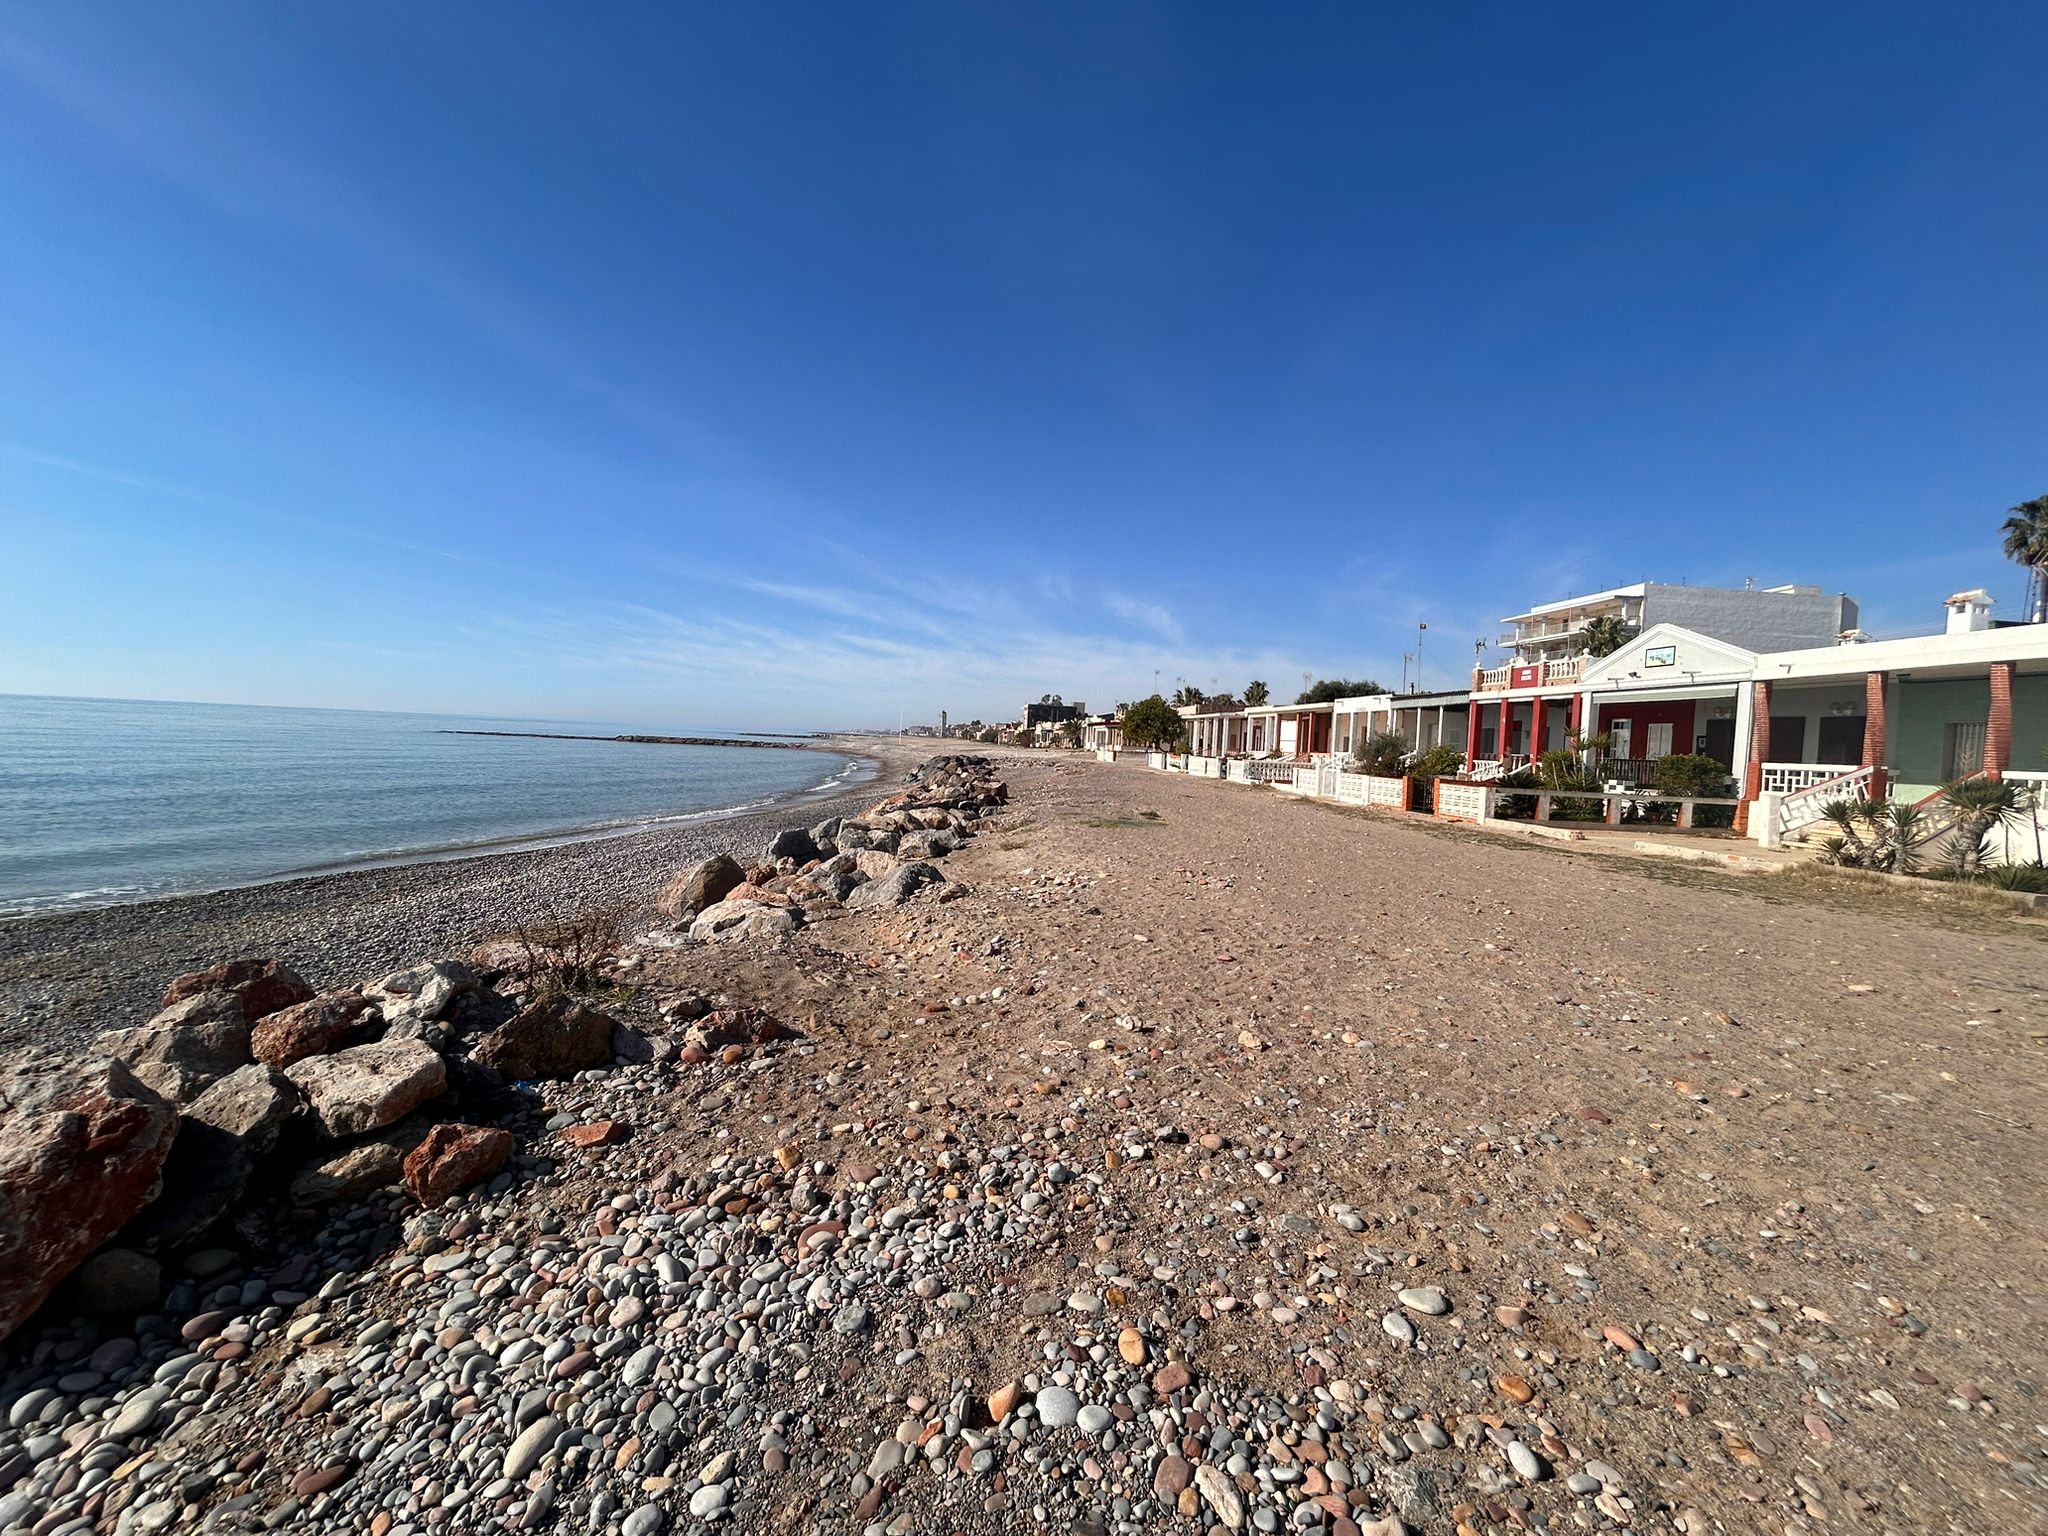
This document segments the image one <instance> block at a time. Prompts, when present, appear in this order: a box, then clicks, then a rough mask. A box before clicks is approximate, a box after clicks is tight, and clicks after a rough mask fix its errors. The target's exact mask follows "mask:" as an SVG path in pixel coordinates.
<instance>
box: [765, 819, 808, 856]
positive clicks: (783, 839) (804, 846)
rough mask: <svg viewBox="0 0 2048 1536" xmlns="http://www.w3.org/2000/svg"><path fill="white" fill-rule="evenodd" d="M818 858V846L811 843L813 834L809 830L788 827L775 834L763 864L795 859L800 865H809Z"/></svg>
mask: <svg viewBox="0 0 2048 1536" xmlns="http://www.w3.org/2000/svg"><path fill="white" fill-rule="evenodd" d="M817 856H818V845H817V844H816V843H814V842H812V841H811V834H810V832H809V830H808V829H807V828H804V827H786V828H784V829H783V830H782V831H780V832H778V833H776V834H775V838H774V840H773V841H772V842H770V843H769V844H768V852H767V853H766V854H764V855H763V856H762V860H761V862H762V863H764V864H773V863H774V862H775V861H776V860H777V859H795V860H796V861H797V863H799V864H808V863H810V862H811V860H813V859H815V858H816V857H817Z"/></svg>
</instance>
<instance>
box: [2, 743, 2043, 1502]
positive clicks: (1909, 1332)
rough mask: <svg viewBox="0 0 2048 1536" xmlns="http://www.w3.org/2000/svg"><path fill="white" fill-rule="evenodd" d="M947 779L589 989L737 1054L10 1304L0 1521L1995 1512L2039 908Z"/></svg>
mask: <svg viewBox="0 0 2048 1536" xmlns="http://www.w3.org/2000/svg"><path fill="white" fill-rule="evenodd" d="M1005 766H1006V769H1007V771H1008V773H1009V777H1010V783H1011V786H1012V790H1013V799H1012V802H1011V807H1010V809H1009V811H1008V812H1007V813H1006V814H1005V815H1004V817H1002V818H1001V820H1000V821H999V822H998V823H997V824H996V825H995V826H992V827H990V828H988V829H986V830H984V831H983V832H982V833H981V835H979V836H977V837H976V838H975V839H974V840H973V841H972V842H971V843H970V844H969V845H968V846H967V848H965V849H964V850H962V851H961V852H959V853H957V854H955V855H953V856H952V857H950V858H948V859H947V860H946V866H945V867H946V872H947V874H948V875H949V876H951V877H952V878H953V879H955V880H959V881H964V882H966V883H967V884H968V885H970V886H971V887H972V889H971V891H970V892H968V893H967V894H965V895H959V894H957V892H956V895H955V899H953V900H950V901H948V902H945V903H943V904H941V903H940V902H938V901H937V899H936V896H932V897H926V898H921V899H920V900H918V901H915V902H913V903H911V904H910V905H908V906H905V907H903V908H901V909H898V910H895V911H890V912H883V913H846V914H843V915H840V916H837V917H827V918H825V919H823V920H821V921H819V922H818V923H816V924H815V925H814V926H812V927H809V928H806V929H805V930H804V931H803V932H802V933H801V934H800V935H798V937H797V938H796V939H795V940H793V941H790V942H788V943H778V944H767V945H757V946H750V945H719V946H700V945H684V946H681V947H677V946H675V944H674V942H673V939H672V936H660V935H652V934H650V936H649V938H648V939H647V940H646V941H644V942H645V948H644V949H643V950H642V951H641V952H640V953H638V954H637V955H636V956H635V957H634V958H633V959H632V961H631V965H630V969H629V970H628V971H627V972H626V973H625V977H624V982H625V984H624V985H622V986H621V987H620V988H618V989H615V992H614V995H612V996H611V997H610V998H609V999H608V1001H607V1006H612V1007H617V1008H620V1009H622V1010H628V1011H630V1013H631V1016H632V1017H634V1018H636V1019H639V1020H642V1021H647V1022H648V1023H649V1024H650V1025H652V1024H653V1021H655V1020H657V1019H658V1018H659V1017H660V1016H661V1009H662V1007H663V1005H664V1004H670V1003H674V1002H676V1001H678V1000H679V999H681V998H682V997H683V996H684V995H685V994H688V995H691V996H695V995H699V994H705V993H710V994H722V995H723V996H725V997H727V998H729V999H731V1000H732V1001H734V1002H736V1003H741V1004H746V1005H749V1006H753V1007H758V1008H762V1009H766V1010H768V1011H769V1012H771V1013H773V1014H774V1015H776V1016H777V1017H779V1018H781V1019H783V1020H784V1021H786V1022H787V1023H789V1024H791V1025H793V1026H795V1027H796V1028H798V1029H799V1030H801V1031H802V1033H803V1036H804V1038H803V1039H801V1040H800V1041H796V1042H791V1043H787V1044H783V1045H780V1046H776V1047H773V1048H770V1049H766V1050H763V1051H758V1052H755V1053H752V1054H748V1055H745V1056H744V1057H743V1059H740V1060H737V1061H734V1062H713V1063H710V1064H706V1065H701V1066H686V1065H683V1064H681V1062H680V1060H679V1059H678V1057H677V1055H676V1053H675V1052H674V1051H673V1050H670V1051H666V1052H662V1053H660V1054H659V1055H658V1058H657V1059H656V1060H655V1061H653V1062H651V1063H647V1064H643V1065H638V1066H627V1067H620V1068H617V1069H614V1070H611V1071H606V1072H599V1073H591V1074H585V1075H584V1076H583V1077H581V1078H579V1079H577V1080H575V1081H572V1082H567V1083H558V1084H543V1085H540V1087H539V1088H538V1090H537V1093H536V1096H535V1099H534V1101H533V1103H532V1104H531V1107H530V1108H529V1109H527V1110H526V1111H524V1112H522V1113H521V1114H519V1115H516V1116H515V1117H514V1118H513V1120H512V1121H510V1122H508V1123H509V1124H511V1126H512V1128H513V1129H514V1130H515V1132H516V1133H517V1136H518V1138H519V1143H520V1152H519V1155H518V1157H517V1159H516V1161H515V1163H514V1165H513V1167H512V1168H510V1169H508V1170H507V1171H506V1172H505V1173H504V1174H502V1175H500V1176H499V1177H498V1178H497V1179H495V1180H493V1181H492V1182H491V1183H490V1184H489V1185H488V1186H486V1187H483V1188H480V1189H478V1190H475V1191H473V1192H472V1193H470V1194H468V1195H466V1196H463V1197H461V1198H459V1199H457V1200H456V1201H454V1202H452V1203H451V1204H449V1205H446V1206H444V1207H442V1208H440V1209H438V1210H435V1211H429V1212H420V1211H416V1210H413V1209H411V1208H409V1206H408V1205H407V1203H406V1201H405V1199H404V1197H403V1196H401V1195H397V1194H393V1195H390V1196H387V1197H383V1198H381V1199H378V1200H374V1201H372V1202H370V1203H368V1204H366V1205H363V1206H360V1207H357V1208H353V1209H350V1210H344V1211H340V1212H337V1213H335V1214H333V1215H331V1216H328V1217H326V1218H324V1219H321V1220H319V1221H303V1220H301V1221H297V1222H294V1220H293V1219H291V1218H290V1216H289V1214H288V1213H279V1212H274V1211H273V1212H264V1211H252V1212H251V1213H250V1215H249V1216H248V1218H247V1219H246V1220H244V1221H243V1222H241V1223H239V1224H238V1232H239V1237H240V1241H241V1244H242V1246H241V1248H240V1249H239V1250H227V1251H222V1252H217V1253H212V1254H207V1255H202V1256H199V1260H198V1262H197V1263H196V1264H195V1265H194V1269H195V1271H197V1273H195V1275H194V1277H193V1278H189V1279H186V1280H183V1281H181V1282H180V1283H179V1284H178V1286H177V1287H176V1289H175V1290H174V1291H173V1293H172V1295H171V1296H170V1297H169V1298H168V1300H167V1303H166V1306H165V1309H164V1313H163V1315H162V1316H155V1317H149V1318H143V1319H137V1320H134V1321H133V1322H132V1323H131V1324H128V1325H125V1326H110V1325H109V1324H105V1323H98V1322H94V1321H92V1320H88V1319H73V1318H69V1317H66V1316H64V1315H62V1309H61V1308H51V1309H46V1316H45V1318H44V1319H43V1321H42V1323H41V1324H40V1325H39V1326H37V1327H35V1328H32V1329H25V1330H23V1334H22V1336H20V1337H18V1338H17V1339H16V1340H15V1341H13V1342H12V1343H11V1344H10V1346H9V1348H10V1349H11V1350H13V1351H14V1352H15V1359H14V1361H13V1368H12V1369H11V1370H10V1371H9V1372H8V1373H7V1374H6V1375H5V1376H4V1378H0V1379H4V1383H5V1390H4V1391H0V1414H4V1415H5V1417H6V1419H7V1421H8V1424H9V1427H8V1428H7V1429H5V1430H0V1531H7V1532H9V1533H12V1532H13V1531H15V1530H17V1529H18V1530H21V1531H28V1530H30V1529H34V1530H38V1531H42V1532H46V1533H47V1532H52V1531H57V1530H63V1531H67V1532H68V1531H73V1530H77V1531H81V1532H82V1531H84V1530H87V1529H93V1530H99V1531H112V1532H117V1533H123V1536H125V1533H128V1532H143V1531H155V1530H165V1529H179V1530H183V1529H199V1528H202V1527H207V1528H211V1529H215V1530H223V1531H239V1530H249V1531H253V1530H257V1529H265V1528H268V1529H289V1530H294V1531H297V1530H306V1531H317V1532H321V1533H326V1532H336V1533H339V1532H349V1533H355V1532H361V1531H367V1532H369V1533H371V1536H415V1533H419V1532H425V1531H431V1530H442V1531H463V1532H468V1531H478V1532H494V1531H501V1530H503V1531H515V1530H560V1531H572V1530H573V1531H587V1532H593V1533H600V1536H657V1533H663V1532H689V1533H692V1536H696V1533H700V1532H704V1533H708V1532H713V1531H740V1532H750V1533H751V1532H760V1533H768V1532H795V1531H848V1532H860V1533H862V1536H908V1533H912V1532H932V1533H939V1532H975V1533H989V1536H995V1533H1006V1532H1012V1531H1044V1532H1059V1533H1062V1536H1064V1533H1067V1532H1075V1531H1081V1532H1116V1533H1118V1536H1137V1533H1140V1532H1152V1531H1173V1532H1188V1533H1195V1532H1201V1531H1209V1532H1212V1533H1213V1532H1218V1531H1223V1532H1237V1531H1247V1530H1255V1531H1264V1532H1277V1531H1324V1532H1329V1533H1331V1536H1436V1533H1443V1536H1453V1533H1456V1536H1473V1533H1480V1536H1507V1533H1510V1532H1516V1531H1526V1530H1536V1531H1552V1532H1561V1531H1565V1530H1592V1531H1615V1532H1684V1533H1686V1536H1701V1533H1705V1532H1727V1533H1748V1532H1764V1533H1769V1536H1820V1533H1824V1532H1829V1531H1857V1532H1861V1531H1874V1532H1875V1531H1882V1532H1914V1533H1920V1532H1954V1533H1971V1536H1977V1533H1982V1532H1985V1531H2021V1530H2028V1531H2032V1530H2041V1529H2048V1491H2044V1490H2048V1424H2044V1419H2048V1413H2044V1410H2043V1406H2042V1403H2041V1401H2040V1398H2039V1396H2038V1393H2039V1392H2040V1390H2041V1387H2042V1384H2043V1382H2044V1381H2048V1375H2044V1372H2048V1343H2044V1340H2043V1336H2042V1334H2041V1330H2040V1328H2039V1319H2040V1317H2041V1316H2042V1315H2043V1308H2044V1305H2048V1295H2044V1291H2048V1253H2044V1238H2043V1233H2044V1232H2048V1188H2044V1186H2043V1184H2042V1182H2041V1180H2040V1179H2039V1177H2038V1172H2037V1171H2038V1169H2039V1167H2040V1165H2041V1160H2042V1154H2043V1152H2044V1150H2048V1149H2044V1147H2043V1137H2042V1134H2041V1131H2040V1129H2039V1127H2041V1126H2042V1125H2043V1124H2044V1122H2048V1082H2044V1076H2043V1073H2042V1062H2043V1054H2044V1042H2048V995H2044V990H2043V983H2044V978H2048V967H2044V965H2043V963H2042V962H2043V959H2044V956H2048V950H2044V948H2043V945H2042V941H2043V935H2044V932H2048V925H2043V924H2041V923H2039V922H2037V921H2030V920H2025V919H2017V918H2005V917H1995V916H1992V915H1989V914H1986V913H1981V912H1974V911H1970V910H1967V909H1963V908H1960V907H1956V908H1950V907H1946V906H1944V905H1942V904H1940V903H1936V902H1928V901H1924V900H1921V899H1919V898H1917V897H1913V896H1910V895H1905V894H1900V895H1898V896H1897V898H1896V899H1890V898H1887V897H1885V896H1884V895H1883V894H1882V893H1875V894H1873V893H1871V892H1868V891H1865V890H1860V889H1854V888H1851V887H1843V894H1842V895H1841V897H1840V899H1836V897H1835V896H1834V894H1833V893H1832V891H1831V889H1830V888H1827V887H1822V886H1817V885H1813V884H1798V883H1792V882H1786V881H1783V880H1781V878H1780V877H1777V876H1750V877H1732V876H1726V875H1720V874H1716V873H1711V872H1705V871H1693V870H1690V869H1683V870H1679V869H1673V868H1671V867H1668V866H1666V865H1663V864H1661V863H1654V862H1651V861H1628V860H1621V859H1616V858H1612V857H1608V856H1602V855H1594V854H1588V853H1584V852H1578V851H1573V850H1570V849H1568V848H1565V847H1563V846H1560V845H1550V844H1535V843H1524V842H1518V841H1516V842H1510V841H1503V840H1497V839H1493V838H1489V837H1486V836H1483V835H1480V834H1475V833H1471V832H1451V831H1445V830H1442V829H1439V828H1435V827H1433V826H1430V825H1429V824H1427V823H1418V822H1416V821H1413V820H1409V819H1407V818H1403V817H1399V816H1393V815H1377V814H1370V813H1363V812H1347V811H1339V810H1336V809H1334V808H1330V807H1322V806H1316V805H1309V804H1303V803H1299V802H1295V801H1292V800H1291V799H1288V798H1286V797H1282V796H1279V795H1275V794H1271V793H1268V792H1260V791H1251V790H1245V789H1239V788H1235V787H1232V786H1227V785H1220V784H1215V783H1206V782H1198V781H1188V780H1181V779H1169V778H1165V777H1162V776H1158V775H1151V774H1147V773H1145V772H1143V771H1142V770H1138V769H1131V768H1121V767H1120V768H1103V767H1099V766H1097V765H1094V764H1092V763H1086V764H1084V763H1080V762H1075V761H1072V760H1063V759H1058V758H1048V757H1045V756H1034V757H1025V758H1019V759H1015V760H1012V761H1011V762H1009V763H1007V764H1006V765H1005ZM599 1121H608V1122H612V1123H613V1125H614V1127H615V1129H614V1131H613V1133H612V1134H610V1135H606V1136H603V1137H599V1136H597V1135H595V1134H593V1135H591V1136H590V1137H589V1138H587V1139H588V1140H590V1141H592V1142H596V1143H599V1144H595V1145H590V1146H580V1145H575V1144H572V1138H571V1137H570V1136H568V1135H565V1134H564V1133H565V1132H567V1131H570V1130H572V1129H573V1128H576V1127H585V1126H593V1125H594V1124H595V1123H596V1122H599ZM202 1276H203V1278H202ZM10 1486H11V1488H12V1491H11V1492H10V1491H9V1490H10Z"/></svg>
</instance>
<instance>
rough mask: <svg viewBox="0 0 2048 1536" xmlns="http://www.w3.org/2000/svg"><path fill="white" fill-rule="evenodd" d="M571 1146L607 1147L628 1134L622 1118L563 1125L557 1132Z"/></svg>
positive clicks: (623, 1138)
mask: <svg viewBox="0 0 2048 1536" xmlns="http://www.w3.org/2000/svg"><path fill="white" fill-rule="evenodd" d="M557 1134H558V1135H559V1136H560V1137H561V1138H562V1140H564V1141H566V1142H567V1143H569V1145H570V1146H572V1147H583V1148H590V1147H608V1146H611V1145H613V1144H614V1143H617V1142H621V1141H624V1140H625V1139H626V1137H627V1135H628V1134H629V1131H628V1127H627V1125H626V1123H625V1122H624V1121H623V1120H593V1121H591V1122H589V1123H588V1124H586V1125H565V1126H563V1127H562V1129H561V1130H560V1131H559V1132H557Z"/></svg>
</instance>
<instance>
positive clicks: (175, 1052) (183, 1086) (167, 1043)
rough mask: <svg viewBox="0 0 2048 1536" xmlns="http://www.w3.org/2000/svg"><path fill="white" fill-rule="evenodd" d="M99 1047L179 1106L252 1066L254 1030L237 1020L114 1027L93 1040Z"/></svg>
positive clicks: (149, 1086) (95, 1047)
mask: <svg viewBox="0 0 2048 1536" xmlns="http://www.w3.org/2000/svg"><path fill="white" fill-rule="evenodd" d="M93 1049H94V1050H96V1051H98V1052H99V1053H100V1054H101V1055H103V1056H111V1057H113V1058H114V1059H115V1060H116V1061H118V1062H121V1063H122V1064H123V1065H124V1066H126V1067H128V1068H129V1069H130V1070H131V1071H133V1072H134V1073H135V1076H136V1077H137V1078H138V1079H139V1080H140V1081H141V1082H142V1084H143V1085H144V1086H145V1087H147V1088H149V1089H150V1090H151V1091H152V1092H154V1093H157V1094H159V1095H161V1096H162V1097H164V1098H166V1099H169V1100H170V1101H171V1102H172V1103H173V1104H189V1103H191V1102H192V1101H193V1100H194V1099H196V1098H197V1097H198V1096H199V1095H200V1094H201V1093H204V1092H205V1091H206V1090H207V1089H208V1088H209V1087H211V1086H212V1085H213V1084H214V1083H216V1082H218V1081H219V1080H220V1079H221V1078H223V1077H226V1076H227V1075H228V1074H229V1073H230V1072H232V1071H234V1070H235V1069H236V1068H237V1067H246V1066H247V1065H248V1064H249V1026H248V1025H247V1024H244V1023H243V1022H241V1020H239V1019H237V1020H235V1021H234V1022H232V1023H222V1024H169V1025H161V1026H159V1025H149V1024H145V1025H143V1026H142V1027H141V1028H140V1029H110V1030H108V1031H107V1032H106V1033H105V1034H103V1035H101V1036H100V1037H99V1038H98V1039H97V1040H95V1041H93Z"/></svg>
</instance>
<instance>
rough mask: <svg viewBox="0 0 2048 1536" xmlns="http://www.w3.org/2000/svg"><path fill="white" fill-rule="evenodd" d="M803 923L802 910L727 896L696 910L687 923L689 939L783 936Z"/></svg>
mask: <svg viewBox="0 0 2048 1536" xmlns="http://www.w3.org/2000/svg"><path fill="white" fill-rule="evenodd" d="M802 926H803V914H802V913H800V912H798V911H796V910H795V909H794V908H792V907H788V906H783V905H780V904H777V903H774V902H766V901H754V900H750V899H748V898H746V897H741V896H728V897H727V898H726V899H725V900H724V901H721V902H720V903H719V904H718V905H717V906H715V907H708V908H706V909H705V910H704V911H703V912H701V913H699V914H698V916H697V920H696V921H695V922H694V923H692V924H690V937H691V938H693V939H705V940H713V939H772V938H787V937H788V936H789V935H790V934H792V933H795V932H796V931H797V929H799V928H801V927H802Z"/></svg>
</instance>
